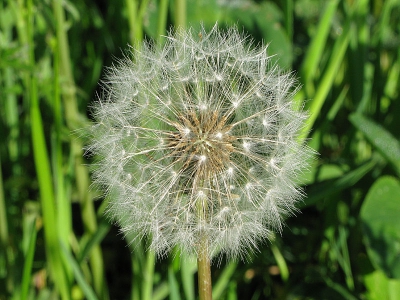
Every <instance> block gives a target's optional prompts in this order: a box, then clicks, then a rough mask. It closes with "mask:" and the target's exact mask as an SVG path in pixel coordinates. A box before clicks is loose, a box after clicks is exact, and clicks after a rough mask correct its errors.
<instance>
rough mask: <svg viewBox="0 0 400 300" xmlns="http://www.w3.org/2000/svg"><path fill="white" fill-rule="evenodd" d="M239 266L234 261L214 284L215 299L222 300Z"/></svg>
mask: <svg viewBox="0 0 400 300" xmlns="http://www.w3.org/2000/svg"><path fill="white" fill-rule="evenodd" d="M237 265H238V263H237V262H236V261H232V262H230V263H229V264H227V265H226V266H225V268H224V270H223V271H222V273H221V275H220V276H219V277H218V279H217V281H216V282H215V284H214V287H213V293H212V294H213V299H215V300H217V299H221V296H222V295H223V293H224V292H225V291H226V289H227V288H228V286H229V282H231V279H232V275H233V274H234V273H235V271H236V267H237Z"/></svg>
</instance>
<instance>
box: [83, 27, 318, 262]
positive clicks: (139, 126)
mask: <svg viewBox="0 0 400 300" xmlns="http://www.w3.org/2000/svg"><path fill="white" fill-rule="evenodd" d="M201 36H202V37H201V38H199V35H198V32H194V30H193V29H190V30H188V31H177V32H175V33H171V34H170V35H169V36H168V37H167V42H166V44H165V46H164V47H163V48H161V49H159V48H157V47H151V46H149V45H148V44H144V45H143V46H142V48H141V50H135V51H134V52H133V53H131V54H132V55H127V56H126V57H125V58H123V59H121V60H119V61H117V63H116V64H115V66H113V67H111V68H110V69H109V72H108V75H107V77H106V79H105V80H104V84H103V87H104V93H103V96H102V97H101V99H99V101H98V102H97V103H96V104H95V107H94V110H93V115H94V118H95V124H94V125H93V126H92V128H91V130H90V132H91V143H90V144H89V146H88V152H90V153H93V154H96V155H97V157H98V161H97V162H96V164H95V165H94V168H93V169H94V171H93V175H94V180H95V182H96V183H97V184H98V185H100V186H103V187H104V188H105V191H106V192H107V193H108V194H109V196H110V204H109V206H108V211H107V213H108V215H109V216H110V217H111V218H113V219H114V220H115V221H116V222H117V223H118V225H119V226H120V227H121V231H122V232H123V233H124V234H127V235H129V236H130V237H132V236H133V237H134V239H133V240H131V242H132V243H135V242H136V241H139V240H142V239H147V240H148V241H149V247H150V248H151V249H153V250H154V251H155V252H156V253H157V254H158V255H159V256H164V255H166V254H167V253H168V252H169V251H170V250H171V249H173V248H174V247H175V246H178V247H180V248H181V250H182V252H183V253H188V254H197V253H198V251H200V250H201V249H198V241H199V238H200V236H203V237H204V236H206V237H207V239H208V246H209V253H210V256H214V255H215V254H217V253H221V254H227V255H228V256H232V257H237V256H239V257H240V256H246V253H247V251H250V250H257V247H258V245H259V244H260V243H261V242H263V241H264V240H266V239H268V237H269V235H270V234H271V232H272V231H281V229H282V223H283V219H284V217H286V216H288V215H290V214H292V213H293V212H294V211H296V208H295V204H296V202H297V201H299V200H300V199H302V197H303V196H304V195H303V193H302V191H301V189H300V188H299V187H298V186H297V185H296V182H297V177H298V176H299V175H300V174H301V173H302V172H304V171H305V170H306V169H307V167H308V165H307V160H308V158H310V157H311V156H312V154H313V153H312V151H311V150H310V149H308V148H307V147H306V146H304V145H301V144H299V143H298V142H297V135H298V132H299V131H300V129H301V128H302V127H303V122H304V120H305V119H306V116H307V114H306V113H305V112H303V111H298V110H296V109H295V107H296V106H295V105H294V104H293V101H292V98H293V94H294V92H295V90H296V86H295V79H294V78H293V76H292V75H291V74H284V73H283V72H281V71H280V70H279V69H278V68H277V67H276V66H274V65H273V64H272V63H271V57H270V56H268V54H267V51H266V46H260V47H251V46H249V44H248V43H251V41H250V40H249V38H248V37H246V36H245V35H243V34H241V33H239V31H238V30H237V29H236V28H232V29H230V30H228V31H227V32H222V31H221V30H220V29H218V27H217V26H215V27H214V28H213V29H211V30H210V31H209V32H207V31H206V30H204V29H201ZM131 56H133V57H134V59H133V60H132V59H131V58H129V57H131Z"/></svg>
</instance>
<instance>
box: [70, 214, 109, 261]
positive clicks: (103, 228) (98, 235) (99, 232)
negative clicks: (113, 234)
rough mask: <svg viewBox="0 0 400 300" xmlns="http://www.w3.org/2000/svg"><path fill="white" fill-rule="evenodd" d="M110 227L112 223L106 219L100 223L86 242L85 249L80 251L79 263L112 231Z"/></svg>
mask: <svg viewBox="0 0 400 300" xmlns="http://www.w3.org/2000/svg"><path fill="white" fill-rule="evenodd" d="M110 227H111V225H110V224H109V223H108V222H106V221H105V220H103V221H101V222H100V223H99V226H98V227H97V229H96V232H95V233H94V234H93V235H91V236H90V238H89V240H88V241H87V242H86V243H85V244H84V246H83V249H82V250H81V252H80V253H79V256H78V258H77V260H78V262H79V263H81V262H83V260H84V259H86V258H87V256H88V255H89V254H90V252H91V251H92V249H93V247H95V246H98V245H100V243H101V241H102V240H103V239H104V237H105V236H106V235H107V233H108V232H109V231H110Z"/></svg>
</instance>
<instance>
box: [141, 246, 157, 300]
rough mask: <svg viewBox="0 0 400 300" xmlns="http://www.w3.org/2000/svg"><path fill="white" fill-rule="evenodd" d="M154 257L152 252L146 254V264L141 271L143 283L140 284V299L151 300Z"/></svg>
mask: <svg viewBox="0 0 400 300" xmlns="http://www.w3.org/2000/svg"><path fill="white" fill-rule="evenodd" d="M155 260H156V256H155V254H154V252H153V251H151V250H148V251H147V253H146V264H145V268H144V270H143V283H142V299H143V300H152V299H153V298H152V294H153V275H154V266H155Z"/></svg>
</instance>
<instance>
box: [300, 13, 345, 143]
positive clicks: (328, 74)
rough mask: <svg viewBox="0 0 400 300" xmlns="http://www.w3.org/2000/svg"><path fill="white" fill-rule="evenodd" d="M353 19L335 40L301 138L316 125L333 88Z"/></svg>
mask: <svg viewBox="0 0 400 300" xmlns="http://www.w3.org/2000/svg"><path fill="white" fill-rule="evenodd" d="M351 21H352V18H349V19H348V20H347V21H346V24H345V26H344V27H343V32H342V34H341V36H340V37H339V38H338V39H337V40H336V42H335V45H334V47H333V50H332V54H331V58H330V60H329V63H328V66H327V69H326V71H325V72H324V74H323V76H322V79H321V82H319V84H318V88H317V91H316V93H315V96H314V99H313V100H312V102H311V105H310V108H309V113H310V117H309V119H308V122H307V124H306V126H304V128H303V130H302V132H301V134H300V137H301V139H304V138H306V137H307V135H308V133H309V131H310V129H311V128H312V127H313V126H314V123H315V121H316V120H317V117H318V115H319V113H320V111H321V108H322V106H323V105H324V103H325V100H326V97H327V95H328V93H329V91H330V90H331V88H332V85H333V81H334V79H335V76H336V74H337V72H338V70H339V67H340V65H341V64H342V63H343V58H344V55H345V53H346V50H347V46H348V44H349V39H350V34H349V32H350V25H351Z"/></svg>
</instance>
